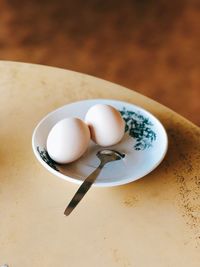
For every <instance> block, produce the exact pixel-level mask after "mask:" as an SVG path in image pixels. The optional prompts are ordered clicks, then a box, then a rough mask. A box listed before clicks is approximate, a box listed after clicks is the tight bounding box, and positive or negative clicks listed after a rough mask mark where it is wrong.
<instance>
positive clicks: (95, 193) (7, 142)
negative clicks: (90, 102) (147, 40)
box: [0, 61, 200, 267]
mask: <svg viewBox="0 0 200 267" xmlns="http://www.w3.org/2000/svg"><path fill="white" fill-rule="evenodd" d="M0 93H1V94H0V123H1V124H0V231H1V232H0V265H3V264H8V266H9V267H22V266H28V267H32V266H33V267H35V266H45V267H51V266H52V267H53V266H66V267H74V266H78V267H80V266H81V267H84V266H87V267H90V266H104V267H107V266H108V267H112V266H123V267H130V266H133V267H147V266H148V267H163V266H164V267H165V266H166V267H167V266H169V267H174V266H176V267H177V266H181V267H184V266H185V267H188V266H190V267H199V264H200V201H199V197H200V176H199V174H200V171H199V166H200V154H199V151H200V130H199V128H198V127H197V126H195V125H194V124H192V123H191V122H189V121H187V120H186V119H184V118H183V117H181V116H180V115H178V114H176V113H175V112H173V111H171V110H170V109H168V108H166V107H164V106H162V105H160V104H159V103H157V102H155V101H153V100H151V99H149V98H147V97H145V96H143V95H140V94H138V93H136V92H134V91H132V90H129V89H126V88H124V87H122V86H119V85H116V84H113V83H110V82H108V81H104V80H101V79H98V78H95V77H92V76H88V75H85V74H81V73H77V72H73V71H68V70H64V69H58V68H53V67H47V66H41V65H32V64H25V63H16V62H6V61H1V62H0ZM91 98H109V99H110V98H111V99H118V100H122V101H127V102H130V103H133V104H136V105H139V106H141V107H143V108H145V109H147V110H148V111H150V112H152V113H153V114H154V115H155V116H157V117H158V118H159V119H160V121H161V122H162V123H163V125H164V126H165V128H166V130H167V133H168V137H169V149H168V153H167V155H166V157H165V159H164V161H163V162H162V163H161V164H160V165H159V167H157V168H156V169H155V170H154V171H153V172H152V173H150V174H149V175H147V176H145V177H144V178H142V179H140V180H138V181H135V182H133V183H130V184H127V185H124V186H119V187H114V188H97V187H95V188H92V189H91V190H90V192H88V194H87V196H86V197H85V198H84V199H83V200H82V202H81V203H80V205H79V207H78V208H77V209H76V210H74V212H73V213H72V214H71V215H70V216H69V217H66V216H64V215H63V211H64V209H65V207H66V204H67V203H68V202H69V201H70V200H71V198H72V196H73V195H74V193H75V192H76V190H77V187H78V186H77V185H75V184H72V183H69V182H67V181H64V180H62V179H59V178H57V177H55V176H53V175H52V174H50V173H48V172H47V171H46V170H45V169H44V168H43V167H42V166H41V165H40V164H39V163H38V162H37V160H36V159H35V156H34V155H33V152H32V148H31V137H32V132H33V129H34V127H35V126H36V124H37V123H38V121H40V119H41V118H42V117H43V116H45V115H46V114H47V113H48V112H50V111H52V110H54V109H56V108H58V107H60V106H62V105H65V104H67V103H70V102H73V101H77V100H82V99H91ZM177 101H178V99H177ZM186 108H187V106H186Z"/></svg>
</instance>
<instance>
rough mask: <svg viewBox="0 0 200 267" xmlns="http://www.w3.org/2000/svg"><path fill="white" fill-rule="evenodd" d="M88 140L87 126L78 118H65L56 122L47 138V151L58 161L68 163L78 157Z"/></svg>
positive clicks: (86, 145) (83, 150)
mask: <svg viewBox="0 0 200 267" xmlns="http://www.w3.org/2000/svg"><path fill="white" fill-rule="evenodd" d="M89 141H90V131H89V128H88V126H87V125H86V124H85V122H83V121H82V120H80V119H78V118H66V119H63V120H61V121H59V122H58V123H56V124H55V125H54V126H53V128H52V129H51V131H50V132H49V135H48V138H47V152H48V154H49V156H50V157H51V158H52V159H53V160H54V161H56V162H58V163H70V162H72V161H75V160H77V159H78V158H80V157H81V156H82V155H83V153H84V152H85V151H86V149H87V147H88V144H89Z"/></svg>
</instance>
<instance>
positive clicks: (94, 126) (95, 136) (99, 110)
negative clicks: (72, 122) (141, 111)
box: [85, 104, 125, 147]
mask: <svg viewBox="0 0 200 267" xmlns="http://www.w3.org/2000/svg"><path fill="white" fill-rule="evenodd" d="M85 122H86V123H87V124H88V126H89V128H90V132H91V138H92V140H93V141H94V142H95V143H97V144H98V145H100V146H105V147H106V146H112V145H115V144H117V143H118V142H120V141H121V139H122V137H123V135H124V130H125V129H124V128H125V122H124V120H123V118H122V116H121V114H120V112H119V111H118V110H116V109H115V108H114V107H112V106H110V105H105V104H97V105H95V106H93V107H91V108H90V109H89V110H88V112H87V114H86V117H85Z"/></svg>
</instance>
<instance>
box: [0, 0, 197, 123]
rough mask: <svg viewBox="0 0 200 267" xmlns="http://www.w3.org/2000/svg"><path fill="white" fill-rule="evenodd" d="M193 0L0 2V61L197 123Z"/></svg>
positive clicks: (195, 2) (194, 6) (195, 22)
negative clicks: (90, 85)
mask: <svg viewBox="0 0 200 267" xmlns="http://www.w3.org/2000/svg"><path fill="white" fill-rule="evenodd" d="M199 37H200V1H199V0H174V1H168V0H158V1H153V0H135V1H126V0H124V1H122V0H120V1H118V0H113V1H109V0H108V1H99V0H85V1H81V0H79V1H76V0H73V1H72V0H70V1H67V0H57V1H56V0H54V1H53V0H40V1H38V0H29V1H27V0H26V1H25V0H21V1H19V0H0V59H5V60H15V61H24V62H32V63H40V64H47V65H52V66H57V67H63V68H67V69H71V70H76V71H80V72H84V73H88V74H91V75H95V76H98V77H100V78H104V79H107V80H110V81H112V82H115V83H119V84H121V85H124V86H126V87H129V88H130V89H134V90H136V91H138V92H140V93H142V94H144V95H147V96H149V97H151V98H153V99H155V100H157V101H159V102H161V103H162V104H164V105H166V106H168V107H170V108H172V109H173V110H175V111H177V112H178V113H180V114H182V115H183V116H185V117H187V118H188V119H190V120H191V121H193V122H194V123H196V124H198V125H200V116H199V113H200V105H199V102H200V52H199V51H200V39H199Z"/></svg>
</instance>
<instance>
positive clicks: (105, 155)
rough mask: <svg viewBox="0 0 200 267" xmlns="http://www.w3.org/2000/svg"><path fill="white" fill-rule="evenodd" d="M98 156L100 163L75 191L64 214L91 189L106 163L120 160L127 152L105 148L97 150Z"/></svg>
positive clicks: (67, 213) (70, 210) (68, 212)
mask: <svg viewBox="0 0 200 267" xmlns="http://www.w3.org/2000/svg"><path fill="white" fill-rule="evenodd" d="M96 155H97V157H98V158H99V159H100V164H99V166H98V167H97V168H96V170H94V171H93V172H92V173H91V174H90V175H89V176H88V177H87V178H86V179H85V181H84V182H83V183H82V185H81V186H80V187H79V189H78V191H77V192H76V193H75V195H74V197H73V198H72V200H71V201H70V203H69V205H68V206H67V208H66V209H65V212H64V214H65V215H66V216H68V215H69V214H70V213H71V212H72V210H73V209H74V208H75V207H76V206H77V205H78V203H79V202H80V201H81V199H82V198H83V197H84V195H85V194H86V193H87V191H88V190H89V189H90V187H91V186H92V184H93V183H94V182H95V180H96V178H97V176H98V175H99V174H100V172H101V170H102V168H103V167H104V165H105V164H106V163H108V162H111V161H115V160H120V159H122V158H124V157H125V154H122V153H120V152H118V151H115V150H109V149H104V150H100V151H98V152H97V154H96Z"/></svg>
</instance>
